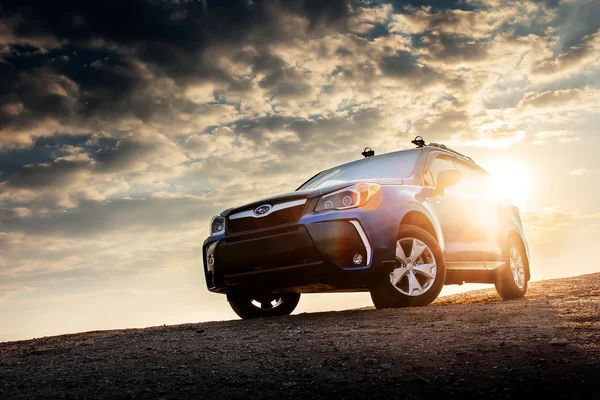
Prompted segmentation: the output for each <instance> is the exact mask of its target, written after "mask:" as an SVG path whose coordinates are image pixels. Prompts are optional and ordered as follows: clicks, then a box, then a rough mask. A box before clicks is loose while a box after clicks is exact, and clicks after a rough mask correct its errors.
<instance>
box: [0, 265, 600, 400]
mask: <svg viewBox="0 0 600 400" xmlns="http://www.w3.org/2000/svg"><path fill="white" fill-rule="evenodd" d="M301 301H302V300H301ZM536 394H537V395H541V396H543V397H542V398H544V399H548V398H569V399H579V398H581V399H584V398H585V399H589V398H599V399H600V273H597V274H591V275H585V276H579V277H574V278H567V279H559V280H547V281H540V282H534V283H532V284H531V287H530V290H529V292H528V295H527V296H526V297H525V298H524V299H521V300H514V301H502V300H501V299H500V298H499V297H498V296H497V294H496V292H495V290H494V289H490V290H482V291H475V292H468V293H463V294H458V295H453V296H448V297H443V298H440V299H438V300H437V301H436V302H434V303H433V304H432V305H430V306H428V307H424V308H413V309H388V310H374V309H362V310H351V311H342V312H325V313H313V314H300V315H294V316H289V317H279V318H273V319H263V320H251V321H241V320H237V321H226V322H210V323H200V324H187V325H179V326H164V327H155V328H147V329H131V330H120V331H103V332H88V333H81V334H76V335H64V336H57V337H48V338H42V339H35V340H30V341H21V342H8V343H0V399H13V398H66V399H75V398H107V399H111V398H132V399H137V398H140V399H155V398H164V399H175V398H192V399H200V398H236V399H238V398H245V399H267V398H311V399H315V398H336V399H337V398H340V399H342V398H383V397H384V396H385V397H388V398H408V399H411V398H414V399H418V398H437V397H441V398H470V397H478V398H523V397H532V396H533V395H536Z"/></svg>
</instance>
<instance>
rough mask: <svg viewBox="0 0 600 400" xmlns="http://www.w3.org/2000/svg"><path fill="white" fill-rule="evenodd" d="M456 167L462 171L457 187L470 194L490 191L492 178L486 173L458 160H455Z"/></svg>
mask: <svg viewBox="0 0 600 400" xmlns="http://www.w3.org/2000/svg"><path fill="white" fill-rule="evenodd" d="M454 165H456V168H457V169H458V170H459V171H460V181H459V182H458V184H457V185H456V186H457V187H458V188H460V189H463V190H468V191H470V192H484V191H486V190H489V187H490V185H491V177H490V176H489V175H488V174H487V173H486V172H484V171H483V170H480V169H479V168H477V167H475V166H473V165H471V164H468V163H466V162H463V161H461V160H458V159H454Z"/></svg>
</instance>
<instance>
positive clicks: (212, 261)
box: [207, 254, 215, 267]
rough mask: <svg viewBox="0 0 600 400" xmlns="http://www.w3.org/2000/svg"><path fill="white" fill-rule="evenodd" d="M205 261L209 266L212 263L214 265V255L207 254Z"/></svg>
mask: <svg viewBox="0 0 600 400" xmlns="http://www.w3.org/2000/svg"><path fill="white" fill-rule="evenodd" d="M207 263H208V265H209V266H211V267H212V266H213V265H215V257H214V256H213V255H212V254H211V255H209V256H208V260H207Z"/></svg>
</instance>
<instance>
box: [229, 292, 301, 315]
mask: <svg viewBox="0 0 600 400" xmlns="http://www.w3.org/2000/svg"><path fill="white" fill-rule="evenodd" d="M227 301H229V305H230V306H231V308H232V309H233V311H234V312H235V313H236V314H237V315H238V316H239V317H240V318H242V319H250V318H262V317H278V316H282V315H290V314H291V313H292V311H294V309H296V306H297V305H298V302H299V301H300V293H278V294H272V293H269V294H266V295H261V296H252V295H248V294H243V293H230V294H227ZM255 303H260V305H257V304H256V305H255Z"/></svg>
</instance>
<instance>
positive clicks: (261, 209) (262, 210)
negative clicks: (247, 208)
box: [254, 204, 273, 217]
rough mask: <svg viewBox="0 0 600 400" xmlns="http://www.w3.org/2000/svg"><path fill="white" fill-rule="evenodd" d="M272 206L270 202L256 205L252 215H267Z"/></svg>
mask: <svg viewBox="0 0 600 400" xmlns="http://www.w3.org/2000/svg"><path fill="white" fill-rule="evenodd" d="M272 208H273V207H272V206H271V205H270V204H263V205H262V206H258V207H256V208H255V209H254V215H256V216H257V217H262V216H263V215H267V214H268V213H269V212H270V211H271V209H272Z"/></svg>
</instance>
